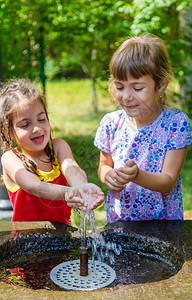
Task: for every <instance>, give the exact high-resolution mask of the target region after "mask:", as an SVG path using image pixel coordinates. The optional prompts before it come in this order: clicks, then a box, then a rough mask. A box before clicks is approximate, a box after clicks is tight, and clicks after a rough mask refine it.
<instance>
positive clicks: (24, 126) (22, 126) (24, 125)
mask: <svg viewBox="0 0 192 300" xmlns="http://www.w3.org/2000/svg"><path fill="white" fill-rule="evenodd" d="M28 125H29V123H26V124H23V125H21V128H27V126H28Z"/></svg>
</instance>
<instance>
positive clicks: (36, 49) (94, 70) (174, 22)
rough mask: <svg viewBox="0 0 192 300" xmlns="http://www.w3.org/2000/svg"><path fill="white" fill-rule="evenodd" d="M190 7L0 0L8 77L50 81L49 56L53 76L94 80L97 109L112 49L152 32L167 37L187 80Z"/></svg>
mask: <svg viewBox="0 0 192 300" xmlns="http://www.w3.org/2000/svg"><path fill="white" fill-rule="evenodd" d="M191 8H192V1H191V0H181V1H180V0H119V1H116V0H97V1H95V0H76V1H72V0H0V26H1V53H2V69H3V70H4V79H6V78H10V77H16V76H17V77H19V76H22V77H29V78H31V79H36V80H39V79H40V78H41V79H42V81H44V84H45V75H43V70H44V68H43V66H42V61H43V60H42V57H44V58H45V60H46V69H45V70H46V72H47V75H48V76H49V78H54V77H56V76H63V75H64V76H77V77H79V76H83V74H85V75H84V76H87V77H89V78H90V79H91V81H92V110H93V111H94V112H96V111H97V102H96V83H97V80H98V78H102V79H103V78H105V80H106V79H108V77H109V71H108V64H109V61H110V58H111V55H112V53H113V52H114V51H115V50H116V48H117V47H118V46H119V44H120V43H121V42H122V41H123V40H125V39H126V38H127V37H128V36H130V35H137V34H141V33H145V32H151V33H154V34H156V35H158V36H160V37H161V38H163V39H164V41H165V42H166V44H167V46H168V48H169V53H170V56H171V62H172V66H173V69H174V73H175V76H176V78H177V80H178V81H179V83H180V84H184V82H185V83H186V82H188V81H189V80H188V79H187V78H189V76H190V72H191V70H190V68H189V62H190V59H191V56H190V55H191V51H190V49H189V47H190V45H191V35H189V34H188V35H187V32H190V30H191V21H189V19H190V20H191V18H189V17H188V18H186V17H185V13H186V12H189V11H190V10H191ZM186 24H187V25H186ZM41 28H43V36H42V34H41V33H42V30H41ZM42 38H43V42H44V43H43V44H44V47H43V52H42V47H40V45H42ZM40 50H41V51H40ZM40 61H41V63H40ZM183 90H184V91H186V89H183ZM189 97H191V91H189ZM188 99H189V98H188Z"/></svg>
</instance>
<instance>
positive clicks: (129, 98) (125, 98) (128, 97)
mask: <svg viewBox="0 0 192 300" xmlns="http://www.w3.org/2000/svg"><path fill="white" fill-rule="evenodd" d="M133 99H134V97H133V92H129V91H128V92H126V91H125V93H124V95H123V101H126V102H128V101H132V100H133Z"/></svg>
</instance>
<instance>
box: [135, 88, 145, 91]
mask: <svg viewBox="0 0 192 300" xmlns="http://www.w3.org/2000/svg"><path fill="white" fill-rule="evenodd" d="M142 89H143V88H134V90H135V91H136V92H139V91H142Z"/></svg>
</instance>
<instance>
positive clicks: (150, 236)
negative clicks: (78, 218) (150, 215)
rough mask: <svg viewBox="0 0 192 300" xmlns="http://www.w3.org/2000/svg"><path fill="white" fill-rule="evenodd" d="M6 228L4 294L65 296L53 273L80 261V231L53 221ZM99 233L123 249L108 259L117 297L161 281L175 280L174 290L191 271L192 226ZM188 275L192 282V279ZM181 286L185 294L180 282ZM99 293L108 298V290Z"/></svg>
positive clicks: (1, 256) (126, 227)
mask: <svg viewBox="0 0 192 300" xmlns="http://www.w3.org/2000/svg"><path fill="white" fill-rule="evenodd" d="M2 223H3V224H2V227H1V223H0V230H2V231H0V281H1V282H2V283H3V284H5V286H4V288H5V291H6V286H10V285H14V286H18V288H20V287H24V288H27V289H28V291H29V290H34V291H35V290H39V291H41V289H43V290H46V291H47V293H50V294H49V296H50V297H51V293H52V292H57V291H58V292H59V291H60V292H61V291H63V292H64V293H67V292H66V291H64V290H63V289H61V288H60V287H58V286H56V285H55V284H54V283H53V282H52V281H51V279H50V272H51V270H52V269H53V268H54V267H55V266H56V265H58V264H60V263H62V262H64V261H68V260H70V261H71V260H76V259H78V258H79V247H80V244H81V243H80V240H79V239H78V238H77V237H75V231H76V229H75V228H72V227H70V226H66V225H62V224H51V223H49V222H42V223H41V222H39V223H35V222H31V223H30V222H28V223H13V224H11V223H10V222H7V224H5V222H2ZM11 227H12V230H11ZM6 229H7V230H6ZM100 231H101V233H102V234H103V236H104V239H105V241H106V242H108V241H110V242H113V243H116V244H117V245H121V253H120V255H115V256H114V258H115V261H114V263H113V264H111V263H110V261H109V259H105V260H104V262H105V263H107V264H108V265H110V266H111V267H112V268H113V269H114V270H115V271H116V274H117V279H116V280H115V281H114V282H113V284H112V285H111V286H110V288H109V290H110V289H111V288H112V289H114V291H116V292H115V293H117V288H121V289H122V288H123V287H125V288H126V289H127V287H129V286H130V287H132V288H133V287H134V285H135V288H137V285H138V284H140V285H142V287H143V288H144V289H145V288H146V289H147V288H148V284H151V283H154V285H153V287H154V286H155V284H158V282H159V283H162V284H163V283H164V282H166V280H173V282H174V284H173V283H172V285H170V288H175V290H176V288H178V287H177V281H175V278H176V277H175V276H178V277H179V274H180V273H182V272H183V273H185V272H186V271H187V270H190V268H191V259H192V239H191V236H192V221H166V222H164V221H147V222H115V223H113V224H111V225H110V226H106V227H105V228H102V229H101V230H100ZM99 248H100V247H98V250H99V251H100V250H101V249H99ZM89 258H91V253H89ZM186 276H188V280H189V274H187V275H186ZM182 277H183V285H185V292H186V293H188V292H189V294H190V292H191V295H192V289H191V291H190V288H189V287H187V289H186V280H185V274H183V276H182ZM172 278H173V279H172ZM191 279H192V277H191ZM184 280H185V281H184ZM187 282H188V281H187ZM174 285H175V287H174ZM179 286H180V287H179V288H180V289H181V291H182V282H181V279H180V281H179ZM188 288H189V291H188ZM183 289H184V288H183ZM101 291H103V292H104V293H105V296H106V299H108V298H107V294H106V289H102V290H101ZM71 293H73V292H71ZM87 293H88V292H87ZM89 293H90V292H89ZM94 293H96V292H94ZM158 293H159V292H158ZM59 295H61V294H59ZM65 295H67V294H65ZM94 295H96V294H94ZM52 296H53V295H52ZM10 299H11V298H10ZM46 299H47V298H46ZM48 299H49V298H48ZM50 299H51V298H50ZM53 299H54V298H53ZM58 299H60V298H58ZM63 299H64V298H63ZM66 299H67V298H66ZM79 299H80V298H79ZM87 299H89V298H87ZM95 299H100V298H95ZM109 299H123V297H121V298H116V297H115V296H114V298H109ZM125 299H126V298H125ZM130 299H132V298H130ZM148 299H150V298H148ZM157 299H158V298H157ZM173 299H175V298H173ZM178 299H179V298H178Z"/></svg>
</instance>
